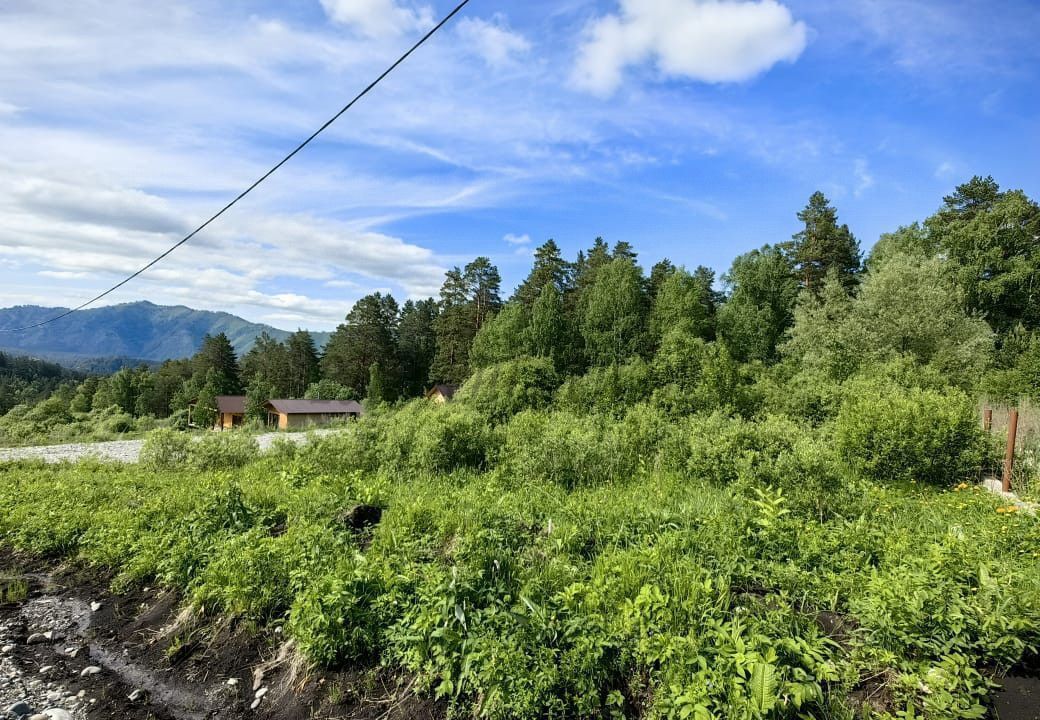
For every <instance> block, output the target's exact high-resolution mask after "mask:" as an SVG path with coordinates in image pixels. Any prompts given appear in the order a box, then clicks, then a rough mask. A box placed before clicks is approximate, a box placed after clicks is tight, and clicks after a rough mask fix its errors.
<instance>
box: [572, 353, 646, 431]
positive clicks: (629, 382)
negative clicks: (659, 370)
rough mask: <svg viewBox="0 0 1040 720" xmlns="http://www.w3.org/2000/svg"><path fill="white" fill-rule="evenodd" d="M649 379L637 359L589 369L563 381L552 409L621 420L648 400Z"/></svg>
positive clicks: (641, 362) (642, 361) (643, 362)
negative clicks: (634, 406)
mask: <svg viewBox="0 0 1040 720" xmlns="http://www.w3.org/2000/svg"><path fill="white" fill-rule="evenodd" d="M652 389H653V378H652V372H651V369H650V366H649V365H648V364H647V363H646V362H645V361H644V360H642V359H641V358H634V359H632V360H629V361H628V362H627V363H625V364H624V365H610V366H607V367H594V368H591V369H590V370H589V371H588V372H587V373H585V374H584V375H580V376H577V377H572V378H570V379H568V380H567V382H565V383H564V384H563V385H562V386H560V389H559V390H558V391H557V393H556V408H557V409H559V410H563V411H565V412H571V413H607V414H610V415H613V416H614V417H621V416H622V415H624V414H625V412H626V411H627V410H628V408H630V407H632V406H633V405H635V404H637V403H640V402H642V401H644V400H646V399H647V398H648V397H650V393H651V391H652Z"/></svg>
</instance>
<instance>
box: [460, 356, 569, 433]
mask: <svg viewBox="0 0 1040 720" xmlns="http://www.w3.org/2000/svg"><path fill="white" fill-rule="evenodd" d="M559 383H560V381H559V379H558V377H557V375H556V370H555V369H554V368H553V363H552V360H550V359H549V358H546V357H538V358H533V357H522V358H519V359H517V360H512V361H509V362H502V363H498V364H497V365H491V366H489V367H486V368H484V369H483V370H479V371H477V372H476V373H475V374H474V375H473V376H472V377H471V378H470V379H469V380H467V381H466V383H465V384H464V385H463V386H462V387H461V388H459V391H458V393H457V394H456V395H455V402H456V403H459V404H460V405H466V406H469V407H472V408H473V409H475V410H477V411H478V412H480V413H482V414H483V415H486V416H487V417H488V418H490V419H491V420H493V421H495V422H504V421H506V420H508V419H509V418H510V417H512V416H513V415H516V414H517V413H519V412H521V411H522V410H528V409H540V408H544V407H546V406H548V405H549V403H550V402H551V401H552V398H553V393H554V392H555V391H556V388H557V386H558V385H559Z"/></svg>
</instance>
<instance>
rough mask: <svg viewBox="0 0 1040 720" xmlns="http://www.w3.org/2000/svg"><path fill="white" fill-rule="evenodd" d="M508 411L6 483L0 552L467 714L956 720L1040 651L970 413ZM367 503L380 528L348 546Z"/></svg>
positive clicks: (390, 419)
mask: <svg viewBox="0 0 1040 720" xmlns="http://www.w3.org/2000/svg"><path fill="white" fill-rule="evenodd" d="M876 384H877V383H875V385H876ZM892 387H893V386H892V385H889V386H888V388H889V390H891V389H892ZM471 390H472V389H471ZM503 392H504V393H505V392H507V393H508V396H507V397H502V398H500V399H497V400H496V399H495V398H492V397H490V395H491V394H493V393H492V391H487V392H485V391H481V392H470V393H468V395H469V396H470V397H472V398H473V404H472V405H471V404H467V401H466V397H467V395H466V394H464V395H463V396H462V399H461V400H460V402H459V403H457V404H453V405H446V406H434V405H431V404H428V403H426V402H423V401H416V402H414V403H411V404H409V405H407V406H404V407H402V408H401V409H398V410H395V411H384V412H377V413H374V414H373V415H372V416H370V417H369V418H367V419H365V420H363V421H362V422H360V423H359V424H357V426H356V427H354V428H351V429H349V430H346V431H344V432H342V433H339V434H335V435H330V436H324V437H320V438H314V439H312V441H311V442H310V443H309V444H308V445H306V446H302V447H296V446H294V445H290V444H282V445H279V446H278V447H277V448H276V449H275V450H274V451H272V452H271V453H269V454H266V455H262V456H261V455H258V454H257V453H256V451H255V447H250V445H249V443H250V442H251V441H250V440H249V438H248V437H247V436H239V435H236V434H230V433H229V434H224V435H214V436H213V438H214V439H213V440H212V441H208V442H204V443H184V442H182V441H181V438H180V437H179V436H177V435H176V434H174V433H171V432H170V431H164V430H160V431H156V432H155V433H154V434H153V435H152V436H151V437H150V438H149V440H148V448H147V449H148V452H147V453H146V458H145V459H144V460H143V462H144V463H146V464H147V465H146V466H147V467H149V468H151V471H150V472H142V468H140V467H133V466H128V467H124V466H111V465H101V464H97V463H95V462H82V463H80V464H76V465H63V466H47V465H43V464H34V463H25V462H23V463H11V464H6V465H2V466H0V503H2V504H3V506H4V507H6V508H7V511H6V512H5V513H4V514H3V515H2V516H0V533H2V537H3V539H4V541H5V542H6V543H8V544H10V545H11V546H14V547H16V548H19V549H22V550H28V551H32V552H35V553H38V554H41V555H55V556H59V555H60V556H72V557H77V558H79V559H81V560H83V561H86V562H89V563H93V564H96V565H100V566H106V567H110V568H115V569H117V570H118V575H117V578H116V581H115V585H116V588H117V589H124V588H127V587H130V586H133V585H135V584H142V583H153V582H156V581H158V582H160V583H162V584H164V585H167V586H171V587H175V588H179V589H180V590H182V591H183V593H184V595H185V597H186V599H187V602H189V603H191V604H193V605H194V606H195V607H196V608H197V609H198V610H200V611H202V612H204V613H206V614H210V615H213V614H233V615H236V616H240V617H244V618H247V619H248V620H250V621H252V622H254V623H256V624H257V625H258V626H263V625H265V624H270V623H278V624H283V623H284V624H285V626H286V629H287V632H288V633H289V635H290V636H291V637H292V638H293V639H294V640H295V641H296V642H297V643H298V645H299V647H300V648H301V649H302V651H303V652H304V653H305V654H306V656H307V657H308V658H310V659H311V660H312V661H313V662H314V663H316V664H319V665H324V666H342V665H345V664H371V663H374V662H378V663H382V664H384V665H386V666H389V667H391V668H396V669H398V670H399V671H401V672H406V673H409V674H411V675H413V676H414V677H416V678H417V680H418V682H417V685H416V687H417V688H419V689H420V690H421V691H423V692H426V693H430V694H433V695H435V696H437V697H440V698H444V699H445V700H446V701H447V702H448V704H449V707H450V713H451V714H452V715H453V716H460V717H461V716H477V717H483V718H537V717H575V718H592V717H597V718H599V717H618V718H621V717H646V718H796V717H820V718H852V717H856V716H861V715H866V714H873V715H874V716H878V717H893V718H910V717H930V718H976V717H982V716H983V715H984V713H985V712H986V703H987V697H988V694H989V692H990V688H991V685H990V680H989V678H990V677H992V676H993V675H994V674H995V673H999V672H1001V671H1004V670H1007V669H1008V668H1010V667H1012V666H1014V665H1015V664H1016V663H1019V662H1020V661H1022V659H1023V657H1024V656H1026V655H1027V654H1029V653H1034V652H1036V649H1037V646H1038V643H1040V563H1038V562H1037V553H1036V548H1037V547H1038V541H1040V523H1038V521H1037V519H1036V518H1035V517H1032V516H1029V515H1027V514H1023V513H1021V512H1006V508H1005V507H1004V503H1003V502H1001V501H999V500H997V499H995V498H994V497H992V496H990V495H989V494H986V493H983V492H981V491H978V490H976V489H974V488H973V487H972V486H970V485H969V484H968V483H967V482H962V481H968V480H971V479H972V477H971V475H972V473H973V472H977V467H978V464H979V463H980V462H981V461H982V459H983V458H984V456H986V453H987V452H988V450H987V444H986V442H985V438H984V436H983V435H982V433H981V432H980V431H979V430H978V429H977V423H976V421H975V408H974V405H973V404H972V403H971V402H969V401H968V399H967V397H966V396H963V395H961V394H957V393H954V392H951V393H946V394H941V393H932V392H928V391H924V390H922V391H915V390H912V389H907V390H906V391H905V392H904V393H902V394H901V395H900V396H899V399H898V401H896V400H895V399H893V398H892V397H890V396H889V395H888V394H886V392H884V391H879V390H878V389H877V387H875V389H874V392H869V393H868V392H864V391H863V389H862V388H861V387H859V386H856V385H853V386H850V387H848V388H845V389H844V390H843V391H839V394H842V395H843V397H842V398H841V400H840V402H839V409H838V411H837V413H836V414H835V415H834V417H833V418H831V419H829V420H827V421H826V422H824V423H822V424H820V425H817V426H813V425H811V424H808V423H805V422H801V421H798V420H795V419H792V418H790V417H788V416H783V415H768V414H764V415H762V416H760V417H757V418H754V419H749V418H741V417H739V416H736V415H731V414H726V413H724V412H720V411H715V412H711V413H701V414H695V415H693V416H689V417H674V416H671V415H669V414H668V413H667V412H666V411H664V410H662V409H660V408H659V407H655V406H654V405H653V404H651V403H642V404H636V405H634V406H633V407H631V409H629V410H628V411H627V412H625V413H624V414H623V415H621V416H620V417H615V416H613V415H609V414H593V415H585V416H579V415H576V414H574V413H572V412H571V411H569V410H558V409H554V408H552V407H548V408H542V409H538V408H537V407H535V408H533V409H527V410H523V411H521V412H520V413H519V414H517V415H515V416H512V417H511V418H509V419H507V420H504V421H501V422H495V420H494V419H492V418H495V417H497V416H498V414H499V413H500V409H499V408H500V407H502V405H501V403H506V404H516V403H517V402H518V400H517V397H520V396H519V395H518V394H517V393H516V392H515V391H514V389H513V388H512V387H510V388H506V389H504V390H503ZM567 392H570V391H567ZM523 397H529V398H537V399H536V400H535V401H534V404H535V405H536V406H540V405H543V404H544V403H543V400H542V399H541V398H540V397H538V396H536V395H532V394H530V393H528V394H525V395H523ZM474 405H475V406H476V407H474ZM478 408H479V409H478ZM958 483H959V484H958ZM359 504H371V505H375V506H378V507H381V508H383V509H384V513H383V515H382V521H381V522H380V523H379V524H378V525H377V526H375V527H374V528H372V529H371V530H370V531H369V532H366V533H364V534H359V533H358V532H357V530H355V529H354V528H352V527H351V526H350V525H349V524H348V523H346V522H345V520H344V511H345V510H347V509H350V508H352V507H354V506H356V505H359ZM1000 510H1004V511H1003V512H998V511H1000ZM868 695H869V697H870V698H871V700H870V702H865V701H862V698H864V697H867V696H868Z"/></svg>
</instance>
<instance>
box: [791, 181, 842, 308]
mask: <svg viewBox="0 0 1040 720" xmlns="http://www.w3.org/2000/svg"><path fill="white" fill-rule="evenodd" d="M798 219H799V220H800V221H802V222H803V223H805V227H804V228H803V229H802V230H801V231H799V232H797V233H795V235H794V236H793V237H792V239H791V241H790V242H788V243H785V244H784V245H783V249H784V252H785V253H786V254H787V256H788V259H789V261H790V262H791V264H792V265H793V266H794V269H795V274H796V275H797V276H798V279H799V281H800V282H801V285H802V287H803V288H806V289H808V290H810V291H811V292H814V293H816V292H819V291H820V290H821V289H822V287H823V279H824V277H826V275H827V271H828V270H830V269H831V268H835V269H836V270H837V272H838V277H839V278H840V280H841V283H842V285H843V286H845V288H846V289H850V288H852V287H853V286H854V285H855V284H856V282H857V278H858V275H859V271H860V266H861V257H860V249H859V241H858V240H856V238H855V237H854V236H853V235H852V232H851V231H850V230H849V226H848V225H838V211H837V210H835V209H834V208H833V207H832V206H831V204H830V202H829V201H828V200H827V198H826V197H825V196H824V194H823V193H822V192H819V191H817V192H814V193H813V194H812V196H811V197H810V198H809V204H808V205H806V206H805V209H804V210H802V211H801V212H799V213H798Z"/></svg>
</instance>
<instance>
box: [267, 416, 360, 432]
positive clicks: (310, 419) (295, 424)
mask: <svg viewBox="0 0 1040 720" xmlns="http://www.w3.org/2000/svg"><path fill="white" fill-rule="evenodd" d="M348 416H349V413H335V414H325V413H309V414H306V415H284V414H283V415H279V417H278V427H279V428H281V429H282V430H286V429H288V428H300V427H307V426H308V425H327V424H329V423H330V422H332V421H333V420H340V419H342V418H344V417H348Z"/></svg>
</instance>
